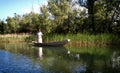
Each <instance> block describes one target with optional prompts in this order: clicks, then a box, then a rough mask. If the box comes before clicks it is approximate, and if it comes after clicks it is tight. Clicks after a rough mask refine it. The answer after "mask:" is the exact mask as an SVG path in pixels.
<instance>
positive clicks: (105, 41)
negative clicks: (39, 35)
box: [43, 33, 120, 46]
mask: <svg viewBox="0 0 120 73" xmlns="http://www.w3.org/2000/svg"><path fill="white" fill-rule="evenodd" d="M43 38H44V41H61V40H65V39H70V40H71V42H70V43H69V45H75V46H106V45H119V44H120V38H119V36H118V35H113V34H105V33H104V34H97V35H91V34H67V35H63V34H50V35H45V37H43Z"/></svg>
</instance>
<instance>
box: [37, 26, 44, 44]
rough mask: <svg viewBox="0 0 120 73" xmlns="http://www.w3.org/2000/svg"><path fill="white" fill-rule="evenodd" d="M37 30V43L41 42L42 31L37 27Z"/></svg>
mask: <svg viewBox="0 0 120 73" xmlns="http://www.w3.org/2000/svg"><path fill="white" fill-rule="evenodd" d="M37 31H38V32H37V40H38V43H42V35H43V33H42V32H41V29H40V28H38V30H37Z"/></svg>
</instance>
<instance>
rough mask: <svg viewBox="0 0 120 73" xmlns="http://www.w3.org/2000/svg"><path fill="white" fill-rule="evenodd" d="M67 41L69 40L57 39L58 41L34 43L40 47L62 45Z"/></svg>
mask: <svg viewBox="0 0 120 73" xmlns="http://www.w3.org/2000/svg"><path fill="white" fill-rule="evenodd" d="M68 42H70V40H63V41H58V42H48V43H37V42H35V43H34V45H35V46H38V47H42V46H64V45H65V44H67V43H68Z"/></svg>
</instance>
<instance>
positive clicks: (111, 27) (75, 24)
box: [0, 0, 120, 34]
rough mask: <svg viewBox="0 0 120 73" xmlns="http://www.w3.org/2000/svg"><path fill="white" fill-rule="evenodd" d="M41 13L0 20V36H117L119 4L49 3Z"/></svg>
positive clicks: (104, 0) (105, 0)
mask: <svg viewBox="0 0 120 73" xmlns="http://www.w3.org/2000/svg"><path fill="white" fill-rule="evenodd" d="M76 6H78V7H81V6H84V7H83V8H84V9H83V10H80V9H79V8H75V7H76ZM40 11H41V13H40V14H36V13H34V12H31V13H29V14H24V15H22V16H20V15H18V14H16V13H15V14H14V17H8V18H7V19H6V21H2V20H0V33H1V34H6V33H35V32H36V29H37V28H38V27H40V28H41V29H42V32H43V33H44V34H47V33H64V34H65V33H93V34H96V33H114V34H119V33H120V1H119V0H49V2H48V5H47V6H42V7H41V9H40Z"/></svg>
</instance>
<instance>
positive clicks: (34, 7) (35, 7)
mask: <svg viewBox="0 0 120 73" xmlns="http://www.w3.org/2000/svg"><path fill="white" fill-rule="evenodd" d="M43 5H45V6H47V5H48V2H47V1H46V0H45V1H43V3H42V4H33V5H31V8H28V9H24V10H23V11H22V12H23V14H28V13H30V12H34V13H38V14H40V8H41V7H42V6H43Z"/></svg>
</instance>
